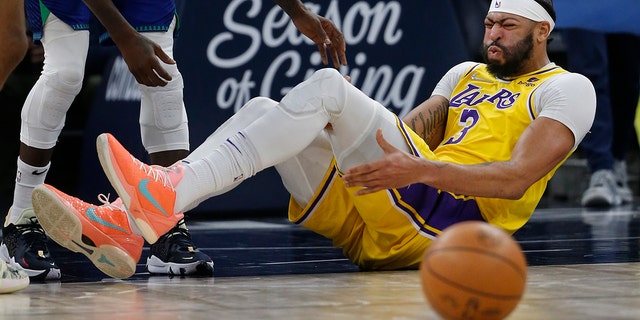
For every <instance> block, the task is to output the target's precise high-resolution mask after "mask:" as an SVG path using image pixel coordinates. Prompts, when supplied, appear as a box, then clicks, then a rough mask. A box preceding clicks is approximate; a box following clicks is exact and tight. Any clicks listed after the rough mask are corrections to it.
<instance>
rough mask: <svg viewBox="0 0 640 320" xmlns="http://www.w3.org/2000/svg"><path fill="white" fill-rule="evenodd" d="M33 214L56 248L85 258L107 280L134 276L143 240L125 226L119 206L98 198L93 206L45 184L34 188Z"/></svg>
mask: <svg viewBox="0 0 640 320" xmlns="http://www.w3.org/2000/svg"><path fill="white" fill-rule="evenodd" d="M31 197H32V202H33V210H34V212H35V214H36V217H37V218H38V221H39V222H40V225H42V228H43V229H44V230H45V232H46V233H47V235H49V237H50V238H51V239H53V241H55V242H57V243H58V244H59V245H61V246H63V247H65V248H67V249H69V250H71V251H73V252H80V253H82V254H84V255H85V256H87V258H89V260H91V262H93V264H94V265H95V266H96V267H97V268H98V269H100V271H102V272H104V273H105V274H107V275H108V276H110V277H113V278H128V277H130V276H132V275H133V274H134V273H135V272H136V264H137V262H138V260H140V255H141V254H142V246H143V245H144V239H142V237H141V236H139V235H137V234H136V233H135V232H133V230H132V229H131V227H130V225H129V219H128V217H127V214H126V212H125V211H124V208H123V207H122V203H121V202H120V201H119V200H116V201H114V202H113V203H109V202H108V198H107V197H105V196H104V195H102V194H101V195H100V196H99V197H98V199H100V201H102V202H103V203H104V204H103V205H101V206H95V205H92V204H89V203H86V202H84V201H82V200H80V199H78V198H74V197H72V196H69V195H67V194H65V193H63V192H62V191H60V190H58V189H56V188H54V187H52V186H50V185H46V184H42V185H38V186H36V188H35V190H34V191H33V193H32V195H31Z"/></svg>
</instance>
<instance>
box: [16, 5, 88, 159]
mask: <svg viewBox="0 0 640 320" xmlns="http://www.w3.org/2000/svg"><path fill="white" fill-rule="evenodd" d="M42 45H43V46H44V51H45V57H44V68H43V70H42V74H41V75H40V78H39V79H38V81H37V82H36V83H35V85H34V86H33V88H32V89H31V91H30V92H29V95H28V96H27V99H26V100H25V103H24V106H23V108H22V126H21V129H20V141H22V142H23V143H24V144H26V145H28V146H31V147H35V148H40V149H51V148H53V147H54V146H55V144H56V141H57V140H58V136H59V135H60V131H61V130H62V127H63V126H64V122H65V118H66V113H67V111H68V110H69V107H70V106H71V103H73V100H74V99H75V97H76V95H77V94H78V93H79V92H80V89H82V80H83V77H84V66H85V61H86V59H87V50H88V48H89V32H88V31H74V30H73V29H72V28H71V27H69V26H68V25H66V24H65V23H64V22H62V20H60V19H58V18H57V17H55V16H54V15H53V14H52V15H50V16H49V18H48V19H47V22H46V24H45V26H44V37H43V38H42Z"/></svg>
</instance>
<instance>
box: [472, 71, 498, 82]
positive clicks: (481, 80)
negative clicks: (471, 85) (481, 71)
mask: <svg viewBox="0 0 640 320" xmlns="http://www.w3.org/2000/svg"><path fill="white" fill-rule="evenodd" d="M471 80H475V81H480V82H487V83H493V81H491V80H489V79H484V78H480V77H478V76H476V74H475V73H474V74H472V75H471Z"/></svg>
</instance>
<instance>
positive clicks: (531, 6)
mask: <svg viewBox="0 0 640 320" xmlns="http://www.w3.org/2000/svg"><path fill="white" fill-rule="evenodd" d="M489 12H506V13H511V14H516V15H519V16H521V17H525V18H527V19H531V20H533V21H535V22H540V21H548V22H549V24H550V25H551V29H549V33H551V30H553V27H554V26H555V25H556V24H555V22H553V18H551V15H550V14H549V13H548V12H547V10H545V9H544V8H543V7H542V6H541V5H540V4H539V3H537V2H535V1H533V0H492V1H491V6H490V7H489Z"/></svg>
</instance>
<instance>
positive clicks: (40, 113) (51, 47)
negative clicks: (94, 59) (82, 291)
mask: <svg viewBox="0 0 640 320" xmlns="http://www.w3.org/2000/svg"><path fill="white" fill-rule="evenodd" d="M44 30H45V33H44V36H43V38H42V39H41V41H42V44H43V46H44V50H45V60H44V68H43V71H42V74H41V76H40V78H39V79H38V81H37V82H36V84H35V85H34V87H33V88H32V90H31V92H30V93H29V95H28V97H27V99H26V101H25V104H24V106H23V109H22V126H21V132H20V140H21V145H20V157H19V158H18V171H17V174H16V184H15V189H14V201H13V204H12V206H11V208H10V210H9V214H8V215H7V219H6V221H5V229H4V237H3V238H4V239H3V244H2V248H0V249H1V250H0V253H2V254H4V255H5V258H6V259H12V260H14V261H17V262H18V263H21V265H22V266H23V267H24V268H25V270H26V271H27V273H29V275H30V276H31V277H33V278H34V279H35V278H46V279H56V278H59V277H60V271H59V269H58V267H57V266H56V265H55V263H54V262H53V260H52V259H51V257H50V256H49V252H48V248H47V245H46V237H45V236H44V231H43V230H42V228H41V227H40V225H39V224H38V222H37V219H36V218H35V215H34V213H33V210H32V209H31V193H32V191H33V188H34V187H35V186H36V185H38V184H41V183H43V182H44V180H45V177H46V173H47V171H48V169H49V165H50V164H49V161H50V160H51V155H52V152H53V147H54V146H55V144H56V141H57V139H58V136H59V134H60V132H61V130H62V127H63V126H64V121H65V115H66V112H67V110H68V109H69V107H70V106H71V103H72V102H73V100H74V98H75V96H76V95H77V94H78V92H79V91H80V89H81V87H82V79H83V76H84V64H85V60H86V55H87V50H88V45H89V34H88V31H74V30H73V29H72V28H71V27H70V26H68V25H66V24H65V23H64V22H62V20H60V19H58V18H57V17H56V16H54V15H53V14H51V15H49V17H48V19H47V21H46V23H45V25H44Z"/></svg>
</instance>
